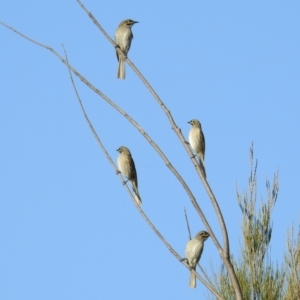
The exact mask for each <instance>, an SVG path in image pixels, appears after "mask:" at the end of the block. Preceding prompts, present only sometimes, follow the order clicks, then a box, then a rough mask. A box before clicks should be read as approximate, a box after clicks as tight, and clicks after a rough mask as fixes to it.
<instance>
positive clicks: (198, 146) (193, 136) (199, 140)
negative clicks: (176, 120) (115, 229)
mask: <svg viewBox="0 0 300 300" xmlns="http://www.w3.org/2000/svg"><path fill="white" fill-rule="evenodd" d="M188 123H190V124H191V125H192V128H191V130H190V133H189V143H190V145H191V147H192V149H193V150H194V151H195V152H196V154H197V156H198V158H199V160H200V162H201V164H200V166H201V169H202V173H203V175H204V177H205V178H206V172H205V167H204V155H205V138H204V134H203V132H202V128H201V123H200V122H199V121H198V120H195V119H193V120H191V121H189V122H188Z"/></svg>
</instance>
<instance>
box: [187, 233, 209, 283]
mask: <svg viewBox="0 0 300 300" xmlns="http://www.w3.org/2000/svg"><path fill="white" fill-rule="evenodd" d="M209 236H210V235H209V233H208V232H206V231H204V230H203V231H200V232H198V233H197V234H196V236H195V237H194V238H193V239H191V240H190V241H189V242H188V243H187V244H186V247H185V256H186V259H187V262H188V264H189V265H190V269H193V270H196V266H197V264H198V262H199V260H200V258H201V254H202V252H203V248H204V242H205V241H206V240H207V239H208V238H209ZM190 287H191V288H195V287H196V275H195V274H193V272H191V275H190Z"/></svg>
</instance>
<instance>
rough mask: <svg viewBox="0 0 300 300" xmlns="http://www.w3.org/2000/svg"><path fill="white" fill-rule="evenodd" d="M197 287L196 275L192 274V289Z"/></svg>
mask: <svg viewBox="0 0 300 300" xmlns="http://www.w3.org/2000/svg"><path fill="white" fill-rule="evenodd" d="M195 287H196V275H195V274H194V273H193V272H191V275H190V288H192V289H194V288H195Z"/></svg>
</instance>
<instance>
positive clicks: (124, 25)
mask: <svg viewBox="0 0 300 300" xmlns="http://www.w3.org/2000/svg"><path fill="white" fill-rule="evenodd" d="M135 23H138V22H137V21H133V20H130V19H127V20H124V21H122V22H121V23H120V25H119V27H118V29H117V30H116V33H115V42H116V44H117V47H119V48H120V49H121V50H122V51H123V52H124V54H125V56H127V53H128V51H129V49H130V45H131V40H132V39H133V34H132V31H131V27H132V26H133V25H134V24H135ZM117 58H118V61H119V67H118V73H117V78H120V79H125V61H124V59H122V57H119V54H118V51H117Z"/></svg>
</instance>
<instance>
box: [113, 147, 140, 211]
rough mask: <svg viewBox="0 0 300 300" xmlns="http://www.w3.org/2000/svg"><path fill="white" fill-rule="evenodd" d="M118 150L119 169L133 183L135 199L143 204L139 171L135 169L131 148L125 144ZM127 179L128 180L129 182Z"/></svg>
mask: <svg viewBox="0 0 300 300" xmlns="http://www.w3.org/2000/svg"><path fill="white" fill-rule="evenodd" d="M117 151H118V152H119V153H120V155H119V156H118V168H119V171H120V172H121V173H122V174H123V175H124V176H125V177H127V181H128V180H129V181H130V182H131V185H132V190H133V192H134V194H135V200H136V203H137V204H138V205H141V204H142V200H141V197H140V194H139V191H138V180H137V173H136V169H135V164H134V161H133V159H132V156H131V153H130V150H129V149H128V148H126V147H125V146H121V147H120V148H119V149H117ZM127 181H126V182H127Z"/></svg>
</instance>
